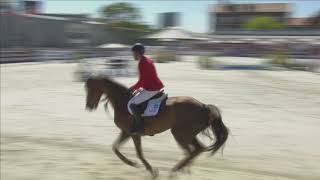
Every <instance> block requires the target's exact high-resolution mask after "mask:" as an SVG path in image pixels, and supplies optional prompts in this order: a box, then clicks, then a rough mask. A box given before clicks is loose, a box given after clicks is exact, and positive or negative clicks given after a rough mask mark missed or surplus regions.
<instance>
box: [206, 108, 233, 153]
mask: <svg viewBox="0 0 320 180" xmlns="http://www.w3.org/2000/svg"><path fill="white" fill-rule="evenodd" d="M206 108H207V109H208V111H209V122H208V124H209V126H210V128H211V130H212V132H213V135H214V136H215V140H216V141H215V143H214V144H213V145H211V146H209V147H208V149H207V151H211V154H212V155H213V154H214V153H215V152H216V151H217V150H219V149H220V148H221V147H222V150H223V145H224V143H225V142H226V141H227V139H228V135H229V130H228V128H227V127H226V126H225V125H224V124H223V122H222V117H221V113H220V110H219V109H218V108H217V107H216V106H214V105H211V104H209V105H206Z"/></svg>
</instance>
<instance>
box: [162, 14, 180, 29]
mask: <svg viewBox="0 0 320 180" xmlns="http://www.w3.org/2000/svg"><path fill="white" fill-rule="evenodd" d="M175 26H180V13H178V12H166V13H161V14H159V28H166V27H175Z"/></svg>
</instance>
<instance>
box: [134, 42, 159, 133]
mask: <svg viewBox="0 0 320 180" xmlns="http://www.w3.org/2000/svg"><path fill="white" fill-rule="evenodd" d="M131 51H132V53H133V57H134V59H135V60H138V61H139V81H138V82H137V83H136V84H135V85H133V86H132V87H131V88H130V90H131V91H133V94H134V96H133V97H132V98H131V99H130V101H129V102H128V108H130V109H131V111H132V113H133V115H134V123H133V127H132V128H131V133H132V134H142V133H143V131H144V127H143V121H142V117H141V113H142V112H139V108H138V104H140V103H142V102H144V101H147V100H148V99H150V98H151V97H153V96H154V95H156V94H157V93H159V92H160V91H161V90H162V89H163V87H164V86H163V84H162V82H161V80H160V79H159V77H158V75H157V71H156V68H155V66H154V64H153V62H152V60H151V59H149V58H147V57H146V56H145V55H144V53H145V48H144V46H143V45H142V44H141V43H136V44H134V45H133V47H132V48H131Z"/></svg>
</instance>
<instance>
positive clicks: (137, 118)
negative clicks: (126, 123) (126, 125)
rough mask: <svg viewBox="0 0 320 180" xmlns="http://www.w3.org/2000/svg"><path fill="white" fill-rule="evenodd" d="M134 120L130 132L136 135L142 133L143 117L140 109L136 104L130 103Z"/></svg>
mask: <svg viewBox="0 0 320 180" xmlns="http://www.w3.org/2000/svg"><path fill="white" fill-rule="evenodd" d="M130 108H131V110H132V113H133V117H134V121H133V124H132V127H131V133H132V134H135V135H138V134H143V133H144V126H143V119H142V117H141V112H140V109H139V108H138V105H136V104H132V105H131V106H130Z"/></svg>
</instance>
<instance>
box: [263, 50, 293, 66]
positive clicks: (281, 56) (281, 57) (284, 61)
mask: <svg viewBox="0 0 320 180" xmlns="http://www.w3.org/2000/svg"><path fill="white" fill-rule="evenodd" d="M267 58H268V59H270V63H271V64H273V65H278V66H283V67H286V66H288V65H289V56H288V53H287V52H285V51H279V52H276V53H274V54H271V55H269V56H267Z"/></svg>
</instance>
